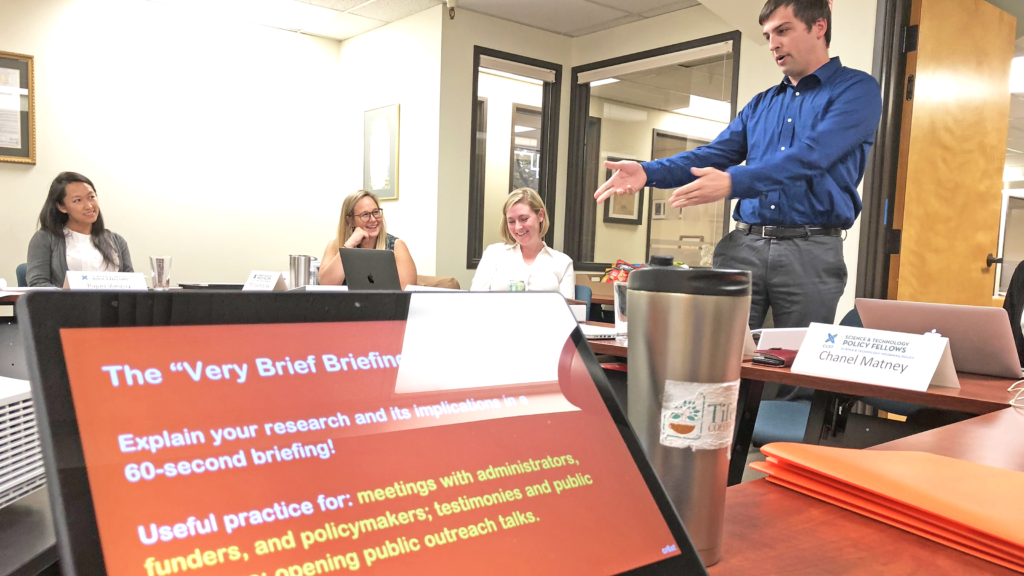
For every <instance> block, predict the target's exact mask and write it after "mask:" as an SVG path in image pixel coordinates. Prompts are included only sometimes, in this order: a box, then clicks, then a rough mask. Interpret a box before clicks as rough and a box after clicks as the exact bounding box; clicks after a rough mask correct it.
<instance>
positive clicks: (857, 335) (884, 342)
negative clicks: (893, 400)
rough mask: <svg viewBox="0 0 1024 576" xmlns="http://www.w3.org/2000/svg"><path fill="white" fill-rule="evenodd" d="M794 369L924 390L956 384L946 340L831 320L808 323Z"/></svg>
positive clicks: (855, 380) (868, 382)
mask: <svg viewBox="0 0 1024 576" xmlns="http://www.w3.org/2000/svg"><path fill="white" fill-rule="evenodd" d="M793 372H794V373H797V374H808V375H811V376H823V377H826V378H836V379H841V380H847V381H850V382H861V383H863V384H876V385H878V386H889V387H891V388H902V389H904V390H915V391H918V392H924V391H925V390H927V389H928V387H929V386H942V387H948V388H959V387H960V380H959V379H958V378H957V376H956V368H955V367H954V366H953V356H952V355H951V354H950V352H949V339H948V338H943V337H942V336H939V335H938V334H903V333H900V332H886V331H884V330H869V329H867V328H851V327H848V326H834V325H831V324H811V326H810V327H809V328H808V329H807V335H806V336H805V337H804V342H803V344H802V345H801V346H800V350H799V352H798V353H797V356H796V360H795V361H794V362H793Z"/></svg>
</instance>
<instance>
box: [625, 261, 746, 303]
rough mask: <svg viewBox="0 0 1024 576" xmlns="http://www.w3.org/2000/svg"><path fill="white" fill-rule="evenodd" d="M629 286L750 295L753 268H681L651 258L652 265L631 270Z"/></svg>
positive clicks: (644, 289) (697, 293)
mask: <svg viewBox="0 0 1024 576" xmlns="http://www.w3.org/2000/svg"><path fill="white" fill-rule="evenodd" d="M652 260H653V259H652ZM629 289H630V290H638V291H641V292H665V293H670V294H693V295H696V296H749V295H750V272H748V271H746V270H715V269H712V268H682V267H679V266H664V265H658V264H655V263H654V262H652V265H649V266H645V267H643V268H641V269H639V270H634V271H633V272H630V273H629Z"/></svg>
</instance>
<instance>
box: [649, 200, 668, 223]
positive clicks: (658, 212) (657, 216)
mask: <svg viewBox="0 0 1024 576" xmlns="http://www.w3.org/2000/svg"><path fill="white" fill-rule="evenodd" d="M667 213H668V200H655V201H654V202H652V203H651V220H664V219H665V215H666V214H667Z"/></svg>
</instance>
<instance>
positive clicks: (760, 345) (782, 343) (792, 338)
mask: <svg viewBox="0 0 1024 576" xmlns="http://www.w3.org/2000/svg"><path fill="white" fill-rule="evenodd" d="M806 334H807V328H765V329H763V330H761V339H760V340H758V341H757V349H758V350H770V349H772V348H782V349H783V350H799V349H800V346H801V345H803V343H804V335H806Z"/></svg>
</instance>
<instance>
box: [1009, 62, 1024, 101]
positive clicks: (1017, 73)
mask: <svg viewBox="0 0 1024 576" xmlns="http://www.w3.org/2000/svg"><path fill="white" fill-rule="evenodd" d="M1010 94H1024V56H1018V57H1017V58H1014V59H1013V64H1012V65H1011V66H1010Z"/></svg>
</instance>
